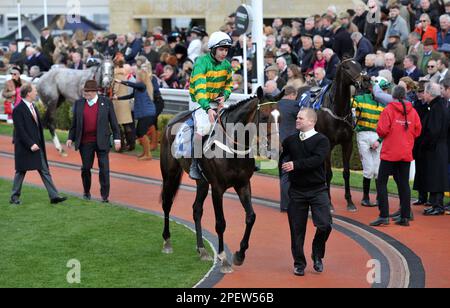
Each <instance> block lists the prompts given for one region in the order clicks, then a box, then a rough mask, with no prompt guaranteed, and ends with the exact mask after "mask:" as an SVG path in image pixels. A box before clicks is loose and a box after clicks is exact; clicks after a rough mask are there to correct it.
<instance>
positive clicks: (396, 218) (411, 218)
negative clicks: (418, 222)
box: [391, 211, 414, 222]
mask: <svg viewBox="0 0 450 308" xmlns="http://www.w3.org/2000/svg"><path fill="white" fill-rule="evenodd" d="M391 217H392V220H393V221H395V222H397V221H399V220H400V219H402V215H401V214H399V215H397V216H391ZM408 220H409V221H414V213H413V212H412V211H411V214H410V215H409V218H408Z"/></svg>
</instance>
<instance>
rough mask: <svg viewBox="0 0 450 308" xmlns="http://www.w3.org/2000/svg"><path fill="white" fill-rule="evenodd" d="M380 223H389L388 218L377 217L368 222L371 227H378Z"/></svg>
mask: <svg viewBox="0 0 450 308" xmlns="http://www.w3.org/2000/svg"><path fill="white" fill-rule="evenodd" d="M381 225H385V226H387V225H389V218H383V217H378V218H377V219H376V220H375V221H372V222H371V223H370V226H372V227H378V226H381Z"/></svg>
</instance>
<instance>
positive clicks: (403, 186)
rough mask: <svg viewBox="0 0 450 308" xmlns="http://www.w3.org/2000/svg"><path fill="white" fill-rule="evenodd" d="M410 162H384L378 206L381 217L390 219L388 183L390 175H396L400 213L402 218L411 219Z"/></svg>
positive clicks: (380, 173)
mask: <svg viewBox="0 0 450 308" xmlns="http://www.w3.org/2000/svg"><path fill="white" fill-rule="evenodd" d="M410 166H411V163H410V162H404V161H398V162H392V161H386V160H382V161H381V163H380V169H379V171H378V185H377V193H378V205H379V209H380V217H382V218H388V217H389V200H388V191H387V183H388V180H389V176H390V175H396V183H397V189H398V196H399V198H400V211H401V217H402V218H409V217H410V215H411V188H410V187H409V168H410Z"/></svg>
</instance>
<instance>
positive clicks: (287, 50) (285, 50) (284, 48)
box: [277, 43, 300, 66]
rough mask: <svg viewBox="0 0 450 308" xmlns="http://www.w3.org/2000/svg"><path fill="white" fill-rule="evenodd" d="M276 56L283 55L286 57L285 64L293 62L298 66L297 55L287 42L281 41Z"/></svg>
mask: <svg viewBox="0 0 450 308" xmlns="http://www.w3.org/2000/svg"><path fill="white" fill-rule="evenodd" d="M277 56H283V57H284V58H285V59H286V64H287V65H291V64H295V65H298V66H300V60H299V57H298V56H297V55H296V54H295V52H293V51H292V47H291V45H290V44H289V43H283V44H281V46H280V49H279V50H278V52H277Z"/></svg>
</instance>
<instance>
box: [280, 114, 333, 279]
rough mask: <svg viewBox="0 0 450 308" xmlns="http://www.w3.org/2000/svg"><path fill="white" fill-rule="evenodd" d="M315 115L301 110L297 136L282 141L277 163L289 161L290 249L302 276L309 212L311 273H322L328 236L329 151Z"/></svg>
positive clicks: (327, 143) (327, 142) (329, 217)
mask: <svg viewBox="0 0 450 308" xmlns="http://www.w3.org/2000/svg"><path fill="white" fill-rule="evenodd" d="M316 123H317V114H316V112H315V111H314V110H313V109H310V108H305V109H302V110H300V112H299V113H298V116H297V121H296V127H297V129H298V130H299V131H300V134H294V135H292V136H290V137H288V138H287V139H286V140H284V142H283V153H282V155H281V158H280V160H281V161H286V160H285V157H289V159H288V160H289V161H288V162H286V163H284V164H283V165H282V169H283V171H284V172H287V173H289V180H290V183H291V187H290V189H289V198H290V202H289V209H288V218H289V227H290V230H291V249H292V256H293V257H294V275H297V276H304V275H305V267H306V258H305V253H304V250H303V245H304V242H305V234H306V225H307V222H308V211H309V209H310V208H311V212H312V219H313V222H314V225H315V226H316V227H317V232H316V235H315V237H314V241H313V245H312V246H313V247H312V259H313V262H314V270H315V271H316V272H319V273H320V272H322V271H323V263H322V259H323V258H324V256H325V244H326V242H327V240H328V237H329V236H330V233H331V223H332V219H331V212H330V198H329V196H328V189H327V185H326V172H325V159H326V157H327V155H328V153H329V151H330V142H329V141H328V138H327V137H326V136H324V135H322V134H321V133H318V132H316V131H315V130H314V126H315V125H316Z"/></svg>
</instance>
